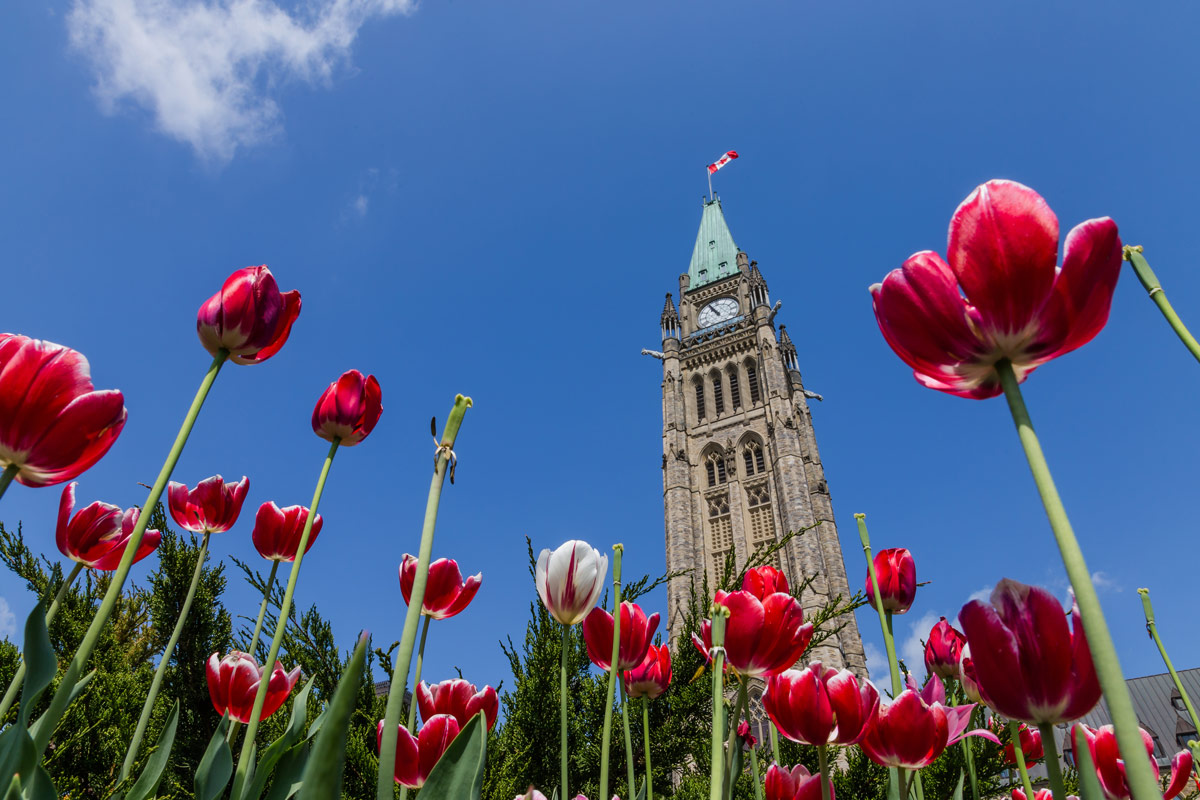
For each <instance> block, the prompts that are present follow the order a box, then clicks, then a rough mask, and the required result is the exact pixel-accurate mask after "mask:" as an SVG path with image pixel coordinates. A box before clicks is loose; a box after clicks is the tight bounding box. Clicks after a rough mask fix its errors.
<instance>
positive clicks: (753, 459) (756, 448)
mask: <svg viewBox="0 0 1200 800" xmlns="http://www.w3.org/2000/svg"><path fill="white" fill-rule="evenodd" d="M742 460H743V461H744V462H745V464H746V475H748V476H749V475H757V474H759V473H762V472H766V471H767V460H766V458H764V457H763V449H762V445H761V444H759V443H758V442H753V441H752V442H750V443H748V444H747V445H746V447H745V448H744V449H743V450H742Z"/></svg>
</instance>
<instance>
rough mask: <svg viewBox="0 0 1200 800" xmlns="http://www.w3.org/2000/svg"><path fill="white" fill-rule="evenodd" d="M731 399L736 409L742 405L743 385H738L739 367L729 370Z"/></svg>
mask: <svg viewBox="0 0 1200 800" xmlns="http://www.w3.org/2000/svg"><path fill="white" fill-rule="evenodd" d="M729 400H730V402H731V403H733V408H734V410H735V411H736V410H737V409H739V408H741V407H742V387H741V386H740V385H738V375H737V367H731V368H730V370H729Z"/></svg>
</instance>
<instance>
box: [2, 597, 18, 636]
mask: <svg viewBox="0 0 1200 800" xmlns="http://www.w3.org/2000/svg"><path fill="white" fill-rule="evenodd" d="M16 635H17V615H16V614H14V613H13V610H12V609H11V608H10V607H9V605H8V600H6V599H4V598H3V597H0V639H10V640H11V639H12V638H13V637H15V636H16Z"/></svg>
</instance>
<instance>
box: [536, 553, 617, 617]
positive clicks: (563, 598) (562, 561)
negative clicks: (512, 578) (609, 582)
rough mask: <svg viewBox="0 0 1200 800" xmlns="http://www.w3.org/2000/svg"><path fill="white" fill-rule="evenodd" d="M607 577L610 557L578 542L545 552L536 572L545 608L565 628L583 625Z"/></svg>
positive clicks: (538, 588)
mask: <svg viewBox="0 0 1200 800" xmlns="http://www.w3.org/2000/svg"><path fill="white" fill-rule="evenodd" d="M606 575H608V556H605V555H601V554H600V551H599V550H597V549H596V548H594V547H592V546H591V545H590V544H588V543H587V542H585V541H582V540H579V539H572V540H571V541H569V542H564V543H563V544H561V545H559V547H558V549H557V550H555V551H553V552H551V551H550V550H548V549H547V550H543V551H542V552H541V555H539V556H538V560H537V567H536V569H535V570H534V576H535V578H536V582H537V590H538V597H540V598H541V599H542V605H544V606H545V607H546V610H547V611H549V612H550V614H551V616H553V617H554V618H555V619H556V620H558V621H559V622H561V623H562V624H563V625H575V624H577V623H579V622H582V621H583V619H584V617H586V616H587V615H588V612H590V611H591V610H592V609H593V608H594V607H595V606H596V600H598V599H599V598H600V592H601V591H602V590H603V589H604V578H605V576H606Z"/></svg>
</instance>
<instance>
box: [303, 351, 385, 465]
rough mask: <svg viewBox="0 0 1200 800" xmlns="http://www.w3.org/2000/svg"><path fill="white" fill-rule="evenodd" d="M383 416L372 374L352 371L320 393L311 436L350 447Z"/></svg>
mask: <svg viewBox="0 0 1200 800" xmlns="http://www.w3.org/2000/svg"><path fill="white" fill-rule="evenodd" d="M382 413H383V392H382V391H381V390H380V388H379V381H377V380H375V376H374V375H368V376H366V377H365V378H364V377H363V374H362V373H361V372H359V371H358V370H356V369H352V370H350V371H348V372H346V373H343V375H342V377H340V378H338V379H337V380H336V381H334V382H333V383H331V384H329V388H328V389H326V390H325V391H324V393H322V394H321V397H320V399H319V400H317V405H316V407H315V408H313V415H312V428H313V433H315V434H317V436H320V437H321V438H322V439H325V440H326V441H329V442H332V441H333V440H334V439H337V440H338V443H339V445H341V446H342V447H352V446H354V445H356V444H358V443H359V442H361V441H362V440H363V439H365V438H367V436H368V435H369V434H370V433H371V431H373V430H375V424H376V423H377V422H379V416H380V415H381V414H382Z"/></svg>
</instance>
